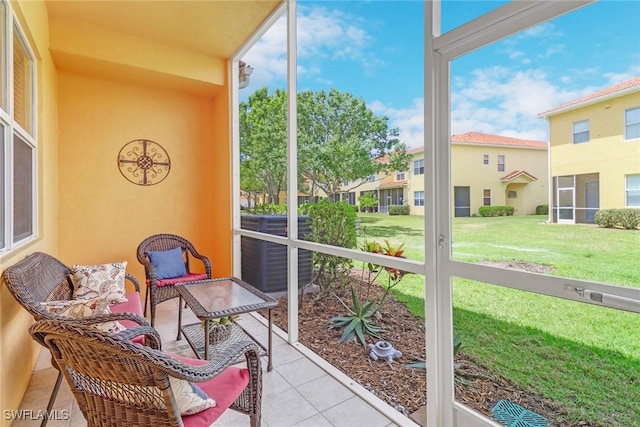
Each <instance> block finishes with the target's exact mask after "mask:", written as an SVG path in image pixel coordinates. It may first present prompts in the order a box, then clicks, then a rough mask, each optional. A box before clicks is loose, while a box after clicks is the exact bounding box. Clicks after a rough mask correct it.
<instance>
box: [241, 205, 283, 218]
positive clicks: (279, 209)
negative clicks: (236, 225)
mask: <svg viewBox="0 0 640 427" xmlns="http://www.w3.org/2000/svg"><path fill="white" fill-rule="evenodd" d="M247 212H248V213H251V214H255V215H286V214H287V205H286V204H282V205H276V204H261V205H256V206H254V207H253V208H247Z"/></svg>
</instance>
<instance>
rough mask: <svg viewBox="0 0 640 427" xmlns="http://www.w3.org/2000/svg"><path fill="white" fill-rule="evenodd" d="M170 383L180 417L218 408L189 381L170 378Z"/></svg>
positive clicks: (214, 402) (213, 401)
mask: <svg viewBox="0 0 640 427" xmlns="http://www.w3.org/2000/svg"><path fill="white" fill-rule="evenodd" d="M169 383H171V391H173V397H174V398H175V399H176V404H177V405H178V409H179V410H180V415H193V414H197V413H198V412H202V411H204V410H205V409H209V408H213V407H214V406H216V401H215V400H213V399H212V398H210V397H209V396H207V394H206V393H205V392H204V391H202V389H201V388H200V387H198V386H197V385H195V384H193V383H190V382H189V381H185V380H181V379H178V378H173V377H169Z"/></svg>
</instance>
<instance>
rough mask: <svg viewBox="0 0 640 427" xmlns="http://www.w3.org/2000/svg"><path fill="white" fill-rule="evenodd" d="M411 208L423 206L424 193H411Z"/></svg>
mask: <svg viewBox="0 0 640 427" xmlns="http://www.w3.org/2000/svg"><path fill="white" fill-rule="evenodd" d="M413 206H424V191H414V192H413Z"/></svg>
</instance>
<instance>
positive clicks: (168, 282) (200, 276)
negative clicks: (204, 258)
mask: <svg viewBox="0 0 640 427" xmlns="http://www.w3.org/2000/svg"><path fill="white" fill-rule="evenodd" d="M208 278H209V277H208V276H207V275H206V274H204V273H189V274H187V275H186V276H180V277H173V278H171V279H161V280H158V287H162V286H172V285H175V284H176V283H184V282H196V281H198V280H206V279H208ZM148 285H149V281H148V280H147V286H148Z"/></svg>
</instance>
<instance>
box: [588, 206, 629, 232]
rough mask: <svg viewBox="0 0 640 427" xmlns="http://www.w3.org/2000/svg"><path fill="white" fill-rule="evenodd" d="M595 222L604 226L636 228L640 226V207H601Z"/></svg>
mask: <svg viewBox="0 0 640 427" xmlns="http://www.w3.org/2000/svg"><path fill="white" fill-rule="evenodd" d="M595 222H596V224H598V225H599V226H600V227H604V228H624V229H626V230H635V229H637V228H638V227H640V209H600V210H599V211H598V212H596V217H595Z"/></svg>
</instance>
